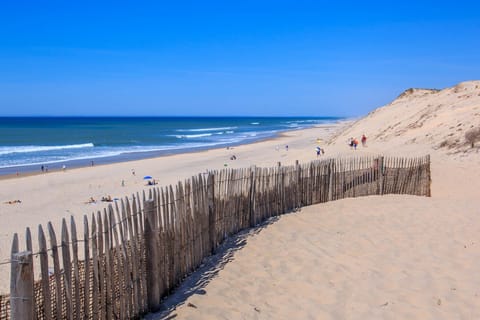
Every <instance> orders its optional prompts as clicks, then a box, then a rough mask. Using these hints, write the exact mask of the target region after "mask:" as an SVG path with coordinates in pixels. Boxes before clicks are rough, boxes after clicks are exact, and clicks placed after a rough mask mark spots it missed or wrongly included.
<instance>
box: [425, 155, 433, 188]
mask: <svg viewBox="0 0 480 320" xmlns="http://www.w3.org/2000/svg"><path fill="white" fill-rule="evenodd" d="M431 188H432V173H431V171H430V155H429V154H427V194H426V196H427V197H431V196H432V189H431Z"/></svg>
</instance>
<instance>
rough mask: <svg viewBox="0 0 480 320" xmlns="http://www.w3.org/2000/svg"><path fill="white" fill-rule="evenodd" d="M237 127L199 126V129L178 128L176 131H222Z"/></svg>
mask: <svg viewBox="0 0 480 320" xmlns="http://www.w3.org/2000/svg"><path fill="white" fill-rule="evenodd" d="M233 129H237V127H219V128H200V129H178V130H177V132H208V131H224V130H233Z"/></svg>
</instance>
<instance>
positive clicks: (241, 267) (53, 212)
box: [0, 81, 480, 319]
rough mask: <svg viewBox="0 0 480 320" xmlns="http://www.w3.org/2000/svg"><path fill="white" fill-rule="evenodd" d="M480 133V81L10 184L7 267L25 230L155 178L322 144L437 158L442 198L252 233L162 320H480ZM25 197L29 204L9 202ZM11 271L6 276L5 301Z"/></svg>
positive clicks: (269, 162) (311, 153)
mask: <svg viewBox="0 0 480 320" xmlns="http://www.w3.org/2000/svg"><path fill="white" fill-rule="evenodd" d="M479 125H480V81H472V82H466V83H462V84H459V85H457V86H455V87H452V88H447V89H444V90H442V91H432V90H423V89H422V90H411V91H406V92H405V93H404V94H403V95H401V96H400V97H398V98H397V99H396V100H394V101H393V102H392V103H390V104H388V105H386V106H384V107H381V108H378V109H376V110H375V111H372V112H371V113H370V114H368V115H367V116H365V117H363V118H360V119H358V120H356V121H354V122H347V123H340V124H337V125H335V126H332V125H326V126H320V127H316V128H312V129H307V130H301V131H291V132H288V133H286V134H283V135H282V136H281V137H278V138H276V139H273V140H268V141H262V142H258V143H253V144H249V145H242V146H238V147H235V148H233V149H225V148H223V149H215V150H209V151H202V152H197V153H191V154H179V155H174V156H167V157H160V158H155V159H147V160H140V161H132V162H125V163H117V164H109V165H102V166H95V167H88V168H79V169H72V170H66V171H65V172H50V173H46V174H39V175H30V176H20V177H8V178H4V179H2V180H0V195H1V199H0V200H1V202H2V203H1V207H0V208H1V209H0V215H1V218H2V224H1V226H0V239H1V242H0V243H1V246H0V257H1V261H5V260H7V259H8V256H9V252H10V245H11V239H12V235H13V233H14V232H18V233H21V234H23V232H24V230H25V227H27V226H29V227H31V228H32V229H33V230H36V228H37V226H38V224H43V225H45V224H46V223H47V222H48V221H52V222H53V223H54V224H55V225H56V226H58V225H59V224H60V222H61V219H62V218H64V217H65V218H68V217H70V215H73V216H74V217H75V218H76V219H77V221H80V219H81V218H82V217H83V215H84V214H91V213H92V212H94V211H97V210H101V209H102V208H104V207H105V203H103V202H100V201H97V203H94V204H88V203H85V202H87V201H88V199H89V198H90V197H93V198H94V199H96V200H100V199H101V197H102V196H108V195H110V196H111V197H112V198H120V197H124V196H128V195H130V194H132V193H133V192H138V191H141V190H142V189H147V188H148V186H145V181H144V180H143V176H144V175H151V176H152V177H154V178H155V179H156V180H157V181H158V183H159V185H161V186H164V185H169V184H173V183H176V182H177V181H178V180H182V179H184V178H187V177H189V176H191V175H193V174H197V173H200V172H205V171H206V170H214V169H222V168H224V167H225V166H228V167H234V168H240V167H249V166H252V165H256V166H261V167H269V166H275V165H277V163H278V162H281V163H282V164H284V165H290V164H293V163H295V161H296V160H299V161H300V162H307V161H310V160H313V159H316V157H317V156H316V154H315V147H316V146H317V145H320V146H321V147H323V148H324V149H325V155H323V156H325V157H344V156H352V155H365V154H368V155H371V154H386V155H398V156H417V155H425V154H431V159H432V197H431V198H426V197H414V196H393V195H391V196H382V197H381V196H371V197H365V198H356V199H344V200H340V201H334V202H329V203H324V204H320V205H316V206H311V207H305V208H302V210H301V211H299V212H297V213H294V214H287V215H284V216H282V217H280V218H279V219H278V221H276V222H274V223H271V224H268V225H266V226H264V227H263V228H261V229H259V230H250V231H247V232H245V233H244V234H242V235H241V237H244V239H245V241H246V243H245V244H244V245H242V248H241V249H240V250H234V252H232V253H231V256H230V257H229V259H228V260H229V262H228V263H226V264H221V263H217V264H221V266H222V267H221V268H220V270H217V271H218V272H216V273H215V275H214V276H212V277H210V278H209V279H208V281H206V282H202V284H201V285H198V284H197V286H198V288H197V290H196V291H195V290H194V291H193V292H192V290H190V291H189V290H188V288H183V287H182V288H180V293H182V292H183V293H184V294H183V295H177V296H173V297H172V298H171V299H170V300H167V301H166V306H167V307H169V308H171V309H172V311H171V312H170V313H169V314H159V315H156V316H151V318H152V319H160V318H168V317H173V316H176V318H178V319H293V318H296V319H406V318H412V319H475V318H479V317H480V311H479V310H480V289H479V288H480V277H479V276H478V275H477V272H476V271H477V270H478V269H479V261H480V259H479V258H480V246H479V245H480V220H479V219H478V215H479V214H480V209H479V206H478V190H479V189H480V157H479V148H478V147H475V148H470V146H469V145H468V144H465V141H464V134H465V132H466V131H468V130H469V129H471V128H474V127H478V126H479ZM362 134H365V135H366V136H367V137H368V140H367V145H366V146H365V147H363V146H362V145H361V144H360V146H358V148H357V149H356V150H354V149H352V148H350V147H349V146H348V145H347V141H348V140H349V138H351V137H356V138H358V139H360V137H361V135H362ZM318 139H320V142H317V140H318ZM286 145H288V150H287V149H286V148H285V146H286ZM479 145H480V143H479ZM232 155H235V156H236V158H237V160H230V157H231V156H232ZM132 169H133V170H134V171H135V175H133V174H132ZM122 181H123V185H122ZM16 199H18V200H21V203H16V204H6V203H4V202H5V201H11V200H16ZM35 237H36V236H34V239H35ZM8 270H9V268H8V265H6V266H2V273H1V284H2V285H1V288H0V289H1V290H2V291H3V292H7V291H8V283H9V272H8ZM188 284H189V285H190V288H191V286H195V283H191V282H190V283H188ZM182 290H183V291H182ZM185 292H189V293H188V294H187V293H185Z"/></svg>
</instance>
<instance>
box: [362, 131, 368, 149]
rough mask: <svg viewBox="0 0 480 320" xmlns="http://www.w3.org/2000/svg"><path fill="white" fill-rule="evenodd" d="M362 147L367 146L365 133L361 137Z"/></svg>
mask: <svg viewBox="0 0 480 320" xmlns="http://www.w3.org/2000/svg"><path fill="white" fill-rule="evenodd" d="M362 146H363V147H366V146H367V136H366V135H365V133H364V134H363V135H362Z"/></svg>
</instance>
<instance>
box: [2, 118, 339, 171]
mask: <svg viewBox="0 0 480 320" xmlns="http://www.w3.org/2000/svg"><path fill="white" fill-rule="evenodd" d="M340 119H341V118H337V117H0V174H12V173H16V172H28V171H39V170H40V168H41V167H42V166H43V168H44V169H47V168H48V169H50V170H56V169H59V168H61V167H62V166H64V165H65V166H67V167H80V166H89V165H92V164H102V163H112V162H120V161H127V160H135V159H142V158H150V157H156V156H160V155H167V154H173V153H183V152H191V151H197V150H202V149H211V148H217V147H227V146H234V145H239V144H244V143H250V142H254V141H258V140H264V139H268V138H272V137H274V136H276V135H278V134H279V133H281V132H283V131H290V130H298V129H305V128H309V127H312V126H315V125H318V124H323V123H329V122H336V121H338V120H340Z"/></svg>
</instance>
